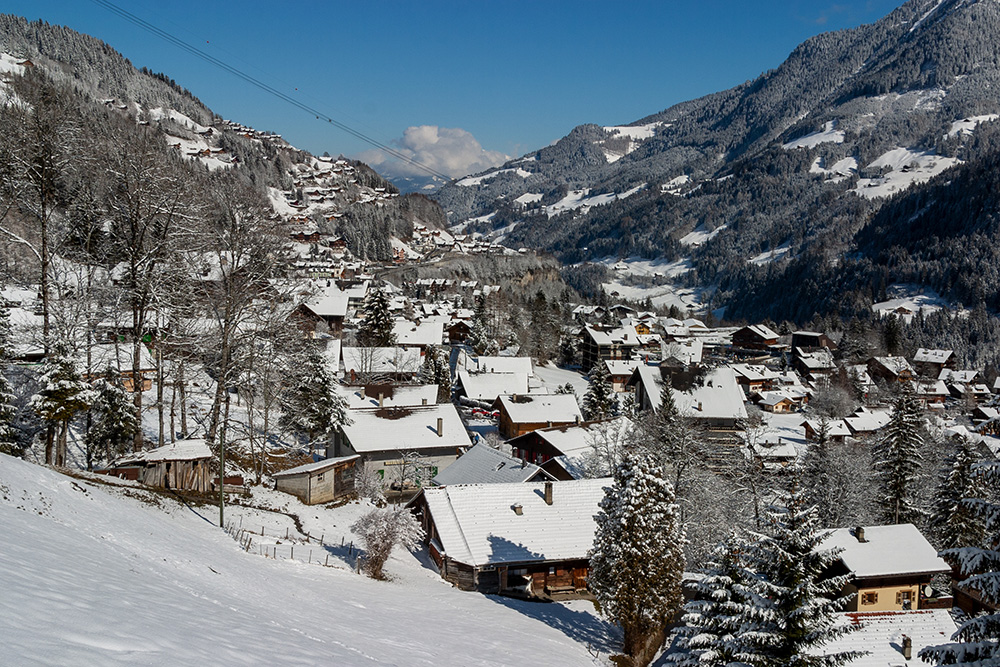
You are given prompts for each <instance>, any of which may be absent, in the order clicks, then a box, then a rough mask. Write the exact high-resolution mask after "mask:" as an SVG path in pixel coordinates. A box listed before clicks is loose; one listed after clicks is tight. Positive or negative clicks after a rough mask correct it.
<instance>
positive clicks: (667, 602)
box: [588, 454, 684, 666]
mask: <svg viewBox="0 0 1000 667" xmlns="http://www.w3.org/2000/svg"><path fill="white" fill-rule="evenodd" d="M600 507H601V511H600V512H599V513H598V514H597V516H596V517H595V520H596V521H597V532H596V534H595V537H594V546H593V549H592V550H591V553H590V568H591V569H590V577H589V579H588V582H589V585H590V588H591V591H592V592H593V593H594V595H595V596H596V597H597V601H598V604H599V605H600V609H601V613H602V614H603V615H604V616H606V617H607V618H608V619H610V620H611V621H612V622H613V623H615V624H616V625H618V626H619V627H621V629H622V631H623V633H624V653H625V655H626V656H628V658H629V659H630V660H631V661H632V662H631V664H633V665H637V666H644V665H647V664H649V662H650V660H652V658H653V656H654V655H655V653H656V651H657V650H658V649H659V647H660V646H661V644H662V642H663V639H664V636H665V629H666V626H667V624H668V623H669V622H670V620H671V619H672V617H673V616H674V615H675V614H676V612H677V611H678V610H679V609H680V606H681V604H682V603H683V597H682V595H681V576H682V574H683V572H684V552H683V544H684V534H683V528H682V527H681V524H680V520H679V517H678V513H677V505H676V503H675V498H674V490H673V487H672V486H671V485H670V482H668V481H667V480H665V479H664V478H663V477H662V476H661V475H660V473H659V467H658V466H657V465H656V464H655V463H654V462H653V461H652V460H651V459H650V458H649V457H648V456H646V455H643V454H626V455H625V456H624V457H623V459H622V461H621V463H620V464H619V465H618V467H617V468H616V469H615V473H614V482H613V483H612V485H611V486H610V487H607V488H605V496H604V499H603V500H601V504H600Z"/></svg>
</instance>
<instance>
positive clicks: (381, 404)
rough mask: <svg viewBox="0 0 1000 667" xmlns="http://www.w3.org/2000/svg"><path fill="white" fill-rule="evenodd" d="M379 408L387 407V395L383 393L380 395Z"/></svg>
mask: <svg viewBox="0 0 1000 667" xmlns="http://www.w3.org/2000/svg"><path fill="white" fill-rule="evenodd" d="M378 406H379V407H380V408H384V407H385V394H383V393H382V392H379V393H378Z"/></svg>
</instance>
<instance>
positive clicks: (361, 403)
mask: <svg viewBox="0 0 1000 667" xmlns="http://www.w3.org/2000/svg"><path fill="white" fill-rule="evenodd" d="M336 390H337V393H339V394H340V395H341V396H343V397H344V398H345V399H347V407H349V408H351V409H357V408H377V407H379V404H378V394H376V395H375V396H366V395H365V389H364V387H344V386H340V385H338V386H337V387H336ZM437 392H438V386H437V385H436V384H421V385H414V386H409V385H407V386H401V387H393V388H392V396H384V397H383V399H382V407H386V408H399V407H412V406H415V405H434V404H435V403H437Z"/></svg>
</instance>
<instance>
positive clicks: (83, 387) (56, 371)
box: [31, 345, 94, 466]
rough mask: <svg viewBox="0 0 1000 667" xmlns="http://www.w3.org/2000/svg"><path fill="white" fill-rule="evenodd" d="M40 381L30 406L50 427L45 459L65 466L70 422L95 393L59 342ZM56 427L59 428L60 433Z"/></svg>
mask: <svg viewBox="0 0 1000 667" xmlns="http://www.w3.org/2000/svg"><path fill="white" fill-rule="evenodd" d="M39 383H40V385H41V388H40V389H39V390H38V393H36V394H35V395H34V396H32V397H31V407H32V409H33V410H34V411H35V412H36V413H37V414H38V416H39V417H41V418H42V419H43V420H45V421H46V422H48V424H49V426H50V428H49V429H47V431H46V441H45V462H46V463H47V464H50V465H57V466H62V465H66V440H67V435H68V433H69V423H70V422H71V421H72V420H73V418H74V417H76V415H77V414H79V413H80V412H82V411H84V410H86V409H87V408H88V407H90V404H91V402H92V401H93V399H94V392H93V390H91V389H90V387H88V386H87V383H86V382H84V381H83V380H82V379H81V378H80V373H79V372H78V371H77V369H76V364H75V363H74V362H73V358H72V357H71V356H70V353H69V350H68V349H67V348H66V347H65V346H64V345H57V346H56V347H55V348H54V349H53V351H52V354H50V355H49V356H48V357H47V358H46V359H45V366H44V371H43V372H42V377H41V378H40V379H39ZM56 428H58V429H59V432H58V434H56V432H55V429H56Z"/></svg>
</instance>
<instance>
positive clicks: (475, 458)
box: [433, 442, 554, 486]
mask: <svg viewBox="0 0 1000 667" xmlns="http://www.w3.org/2000/svg"><path fill="white" fill-rule="evenodd" d="M552 479H554V478H553V476H552V475H550V474H549V473H547V472H545V471H544V470H542V469H541V468H539V467H538V466H537V465H535V464H534V463H528V462H527V461H524V460H523V459H517V458H514V457H513V456H509V455H507V454H504V453H503V452H501V451H500V450H498V449H493V448H492V447H490V446H489V445H488V444H486V442H480V443H478V444H476V445H473V447H472V449H470V450H469V451H467V452H466V453H464V454H462V455H461V456H460V457H458V460H457V461H455V462H454V463H452V464H451V465H450V466H448V467H447V468H445V469H444V470H442V471H441V472H440V473H438V474H437V476H436V477H435V478H434V480H433V481H434V483H435V484H437V485H438V486H445V485H447V484H502V483H513V482H518V483H523V482H544V481H546V480H552Z"/></svg>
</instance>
